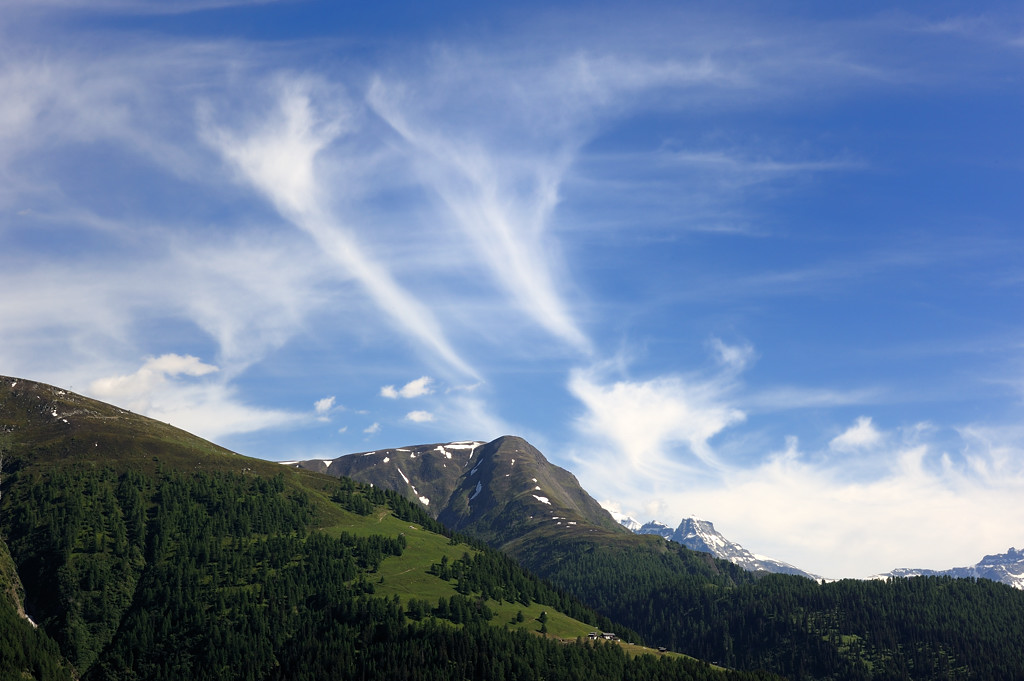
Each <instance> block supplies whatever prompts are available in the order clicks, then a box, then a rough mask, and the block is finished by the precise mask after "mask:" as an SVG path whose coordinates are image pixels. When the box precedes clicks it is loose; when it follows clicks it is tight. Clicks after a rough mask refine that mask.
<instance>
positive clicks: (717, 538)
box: [283, 436, 1024, 589]
mask: <svg viewBox="0 0 1024 681" xmlns="http://www.w3.org/2000/svg"><path fill="white" fill-rule="evenodd" d="M283 463H284V464H285V465H288V466H292V467H295V468H301V469H305V470H310V471H315V472H319V473H326V474H328V475H331V476H334V477H350V478H353V479H355V480H358V481H360V482H365V483H369V484H372V485H375V486H377V487H382V488H384V489H389V490H393V491H396V492H399V493H400V494H403V495H404V496H406V497H407V498H408V499H410V500H413V501H417V502H418V503H420V504H422V505H423V507H424V509H425V510H426V511H427V512H428V513H429V514H430V515H431V516H433V517H434V518H437V519H438V520H440V521H441V522H442V523H443V524H444V525H446V526H448V527H450V528H452V529H454V530H457V531H464V532H468V533H470V534H472V535H474V536H477V537H480V538H482V539H484V540H486V541H488V542H490V543H492V544H493V545H495V546H498V547H501V548H503V549H505V550H511V552H512V553H513V554H514V555H515V553H516V551H515V548H516V547H517V546H523V545H527V544H529V543H530V542H529V539H531V538H535V537H536V536H539V535H544V534H550V532H551V531H553V530H556V529H561V530H562V532H563V533H568V534H569V535H574V534H575V535H583V534H593V533H595V532H597V533H599V534H602V535H603V534H604V533H606V532H612V533H614V532H616V531H618V532H621V531H622V530H629V531H630V532H633V533H635V534H638V535H656V536H659V537H662V538H664V539H666V540H668V541H672V542H675V543H677V544H681V545H682V546H685V547H687V548H688V549H691V550H693V551H699V552H702V553H707V554H710V555H712V556H714V557H715V558H718V559H721V560H727V561H729V562H730V563H733V564H734V565H737V566H739V567H741V568H743V569H744V570H747V571H749V572H752V573H755V574H756V573H773V574H787V575H798V576H801V577H806V578H808V579H814V580H820V579H822V577H821V576H819V575H816V574H813V573H810V572H806V571H804V570H801V569H800V568H798V567H796V566H794V565H791V564H789V563H786V562H784V561H781V560H778V559H775V558H770V557H767V556H763V555H759V554H755V553H752V552H751V551H749V550H748V549H746V548H744V547H743V546H741V545H740V544H738V543H736V542H734V541H731V540H729V539H727V538H726V537H725V536H723V535H722V533H721V532H719V531H718V530H716V529H715V526H714V523H712V522H710V521H707V520H701V519H699V518H695V517H687V518H683V519H682V521H681V522H680V524H679V526H678V527H676V528H675V529H673V528H672V527H670V526H669V525H665V524H664V523H660V522H658V521H650V522H648V523H643V524H642V523H640V522H639V521H638V520H636V519H634V518H631V517H628V516H624V515H622V514H617V513H610V512H608V511H606V510H605V509H604V508H602V507H601V506H600V505H599V504H598V503H597V502H596V501H595V500H594V498H593V497H592V496H591V495H590V494H588V493H587V491H586V490H585V489H583V487H582V486H580V484H579V482H578V481H577V480H576V478H575V476H573V475H572V474H571V473H570V472H568V471H566V470H565V469H563V468H560V467H558V466H555V465H553V464H551V463H550V462H549V461H548V460H547V459H546V458H544V456H543V454H541V453H540V452H539V451H538V450H537V449H536V448H535V447H533V446H532V445H531V444H530V443H528V442H527V441H526V440H524V439H522V438H519V437H514V436H505V437H501V438H498V439H497V440H494V441H493V442H489V443H485V442H480V441H475V440H463V441H456V442H446V443H433V444H424V445H408V446H404V447H397V448H389V449H378V450H374V451H369V452H357V453H355V454H346V455H344V456H340V457H338V458H335V459H310V460H306V461H287V462H283ZM519 557H520V558H523V556H522V555H520V556H519ZM535 567H536V566H535ZM923 575H929V576H940V575H945V576H951V577H972V578H979V577H980V578H985V579H991V580H992V581H996V582H1001V583H1003V584H1008V585H1010V586H1013V587H1015V588H1018V589H1024V551H1017V550H1016V549H1013V548H1011V549H1010V550H1009V551H1008V552H1007V553H1005V554H998V555H990V556H985V558H983V559H982V560H981V561H980V562H979V563H977V564H976V565H973V566H970V567H961V568H952V569H950V570H940V571H937V570H923V569H911V568H899V569H896V570H893V571H892V572H888V573H885V574H883V575H878V576H877V577H879V578H881V577H888V576H892V577H915V576H923Z"/></svg>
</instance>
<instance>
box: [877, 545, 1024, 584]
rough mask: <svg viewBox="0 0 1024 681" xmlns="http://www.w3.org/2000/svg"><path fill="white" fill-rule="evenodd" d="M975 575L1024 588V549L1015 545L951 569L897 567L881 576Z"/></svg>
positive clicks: (974, 576) (975, 576)
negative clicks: (969, 564) (973, 562)
mask: <svg viewBox="0 0 1024 681" xmlns="http://www.w3.org/2000/svg"><path fill="white" fill-rule="evenodd" d="M940 575H944V576H948V577H973V578H983V579H991V580H992V581H993V582H1002V583H1003V584H1009V585H1010V586H1012V587H1014V588H1017V589H1024V550H1018V549H1015V548H1013V547H1011V548H1009V549H1007V551H1006V553H997V554H994V555H989V556H985V557H984V558H982V559H981V560H980V561H978V562H977V563H975V564H974V565H972V566H970V567H958V568H951V569H949V570H920V569H915V568H897V569H895V570H893V571H892V572H889V573H887V574H885V575H880V576H881V577H890V576H891V577H926V576H927V577H934V576H940Z"/></svg>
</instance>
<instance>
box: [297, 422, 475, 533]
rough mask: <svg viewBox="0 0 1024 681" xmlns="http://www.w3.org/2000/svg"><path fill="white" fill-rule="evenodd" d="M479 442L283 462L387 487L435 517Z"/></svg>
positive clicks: (451, 443)
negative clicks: (424, 508)
mask: <svg viewBox="0 0 1024 681" xmlns="http://www.w3.org/2000/svg"><path fill="white" fill-rule="evenodd" d="M483 444H485V443H483V442H475V441H468V440H467V441H463V442H448V443H444V444H441V443H436V444H429V445H413V446H409V447H398V448H395V449H378V450H376V451H372V452H359V453H357V454H348V455H346V456H342V457H339V458H337V459H310V460H308V461H286V462H283V463H285V464H286V465H289V466H294V467H296V468H303V469H305V470H311V471H315V472H317V473H326V474H328V475H331V476H334V477H336V478H341V477H347V478H352V479H354V480H358V481H359V482H367V483H371V484H373V485H376V486H377V487H383V488H384V489H390V490H393V491H396V492H399V493H400V494H403V495H405V496H406V497H408V498H409V499H410V500H415V501H419V502H420V503H421V504H423V506H425V507H426V509H427V511H428V512H429V513H430V514H431V515H432V516H434V517H435V518H436V517H437V515H438V514H439V513H440V512H441V510H442V509H443V508H444V505H445V503H447V500H448V497H450V496H451V495H452V492H454V491H455V488H456V487H457V486H458V484H459V480H460V479H461V477H462V476H463V475H464V474H465V473H466V472H467V471H468V470H469V469H470V468H471V467H472V466H471V465H470V464H472V463H473V462H474V454H475V453H476V450H477V449H478V448H479V447H480V446H482V445H483Z"/></svg>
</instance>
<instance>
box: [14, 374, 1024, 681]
mask: <svg viewBox="0 0 1024 681" xmlns="http://www.w3.org/2000/svg"><path fill="white" fill-rule="evenodd" d="M19 390H20V391H21V392H17V393H15V392H13V391H11V392H10V393H9V394H8V395H7V396H6V397H5V398H4V399H2V400H0V426H2V429H0V459H2V465H0V679H8V678H10V679H22V678H24V679H40V680H42V679H62V680H70V679H84V680H85V681H100V680H106V679H118V680H120V679H124V680H129V679H131V680H136V679H138V680H142V679H146V680H150V679H156V680H161V679H166V680H172V679H246V680H248V679H258V680H268V681H269V680H281V681H285V680H289V679H318V680H320V679H499V680H500V679H510V680H511V679H515V680H519V679H523V680H531V681H532V680H539V679H549V680H554V679H580V680H581V681H583V680H589V679H630V680H636V681H641V680H643V679H726V678H729V679H760V678H778V677H779V676H784V677H787V678H792V679H835V680H836V681H838V680H841V679H879V680H881V679H885V680H888V679H978V680H988V679H1024V592H1021V591H1018V590H1015V589H1012V588H1010V587H1008V586H1006V585H1002V584H997V583H994V582H989V581H985V580H969V579H951V578H945V577H918V578H903V579H888V580H876V581H853V580H843V581H839V582H835V583H825V584H819V583H817V582H814V581H812V580H808V579H805V578H802V577H795V576H786V575H769V576H760V577H759V576H755V575H754V574H752V573H749V572H745V571H744V570H742V569H741V568H739V567H737V566H735V565H733V564H731V563H728V562H725V561H720V560H716V559H714V558H712V557H711V556H710V555H709V554H703V553H697V552H693V551H690V550H688V549H686V548H684V547H682V546H680V545H678V544H673V543H671V542H665V541H664V540H662V539H661V538H660V537H651V536H636V535H629V534H625V533H619V534H609V533H608V532H607V531H604V532H603V533H602V532H601V531H599V530H598V529H594V528H589V529H588V528H586V527H584V525H583V524H580V525H574V526H572V527H573V530H572V531H567V530H563V531H558V530H557V529H550V528H552V527H556V526H552V525H548V526H547V527H548V528H549V529H548V530H545V533H541V534H537V535H536V536H531V537H530V538H528V540H527V539H523V538H520V540H519V541H518V543H517V544H516V550H515V552H514V556H510V555H506V554H503V553H499V552H498V551H497V550H495V549H493V548H490V547H488V546H487V545H486V544H484V543H483V542H482V541H480V540H478V539H473V538H470V537H467V536H462V535H458V534H454V533H452V532H451V531H449V530H447V529H446V528H445V527H444V526H442V525H441V524H440V523H438V521H437V520H435V519H433V518H432V517H430V516H429V515H428V514H427V512H426V510H425V509H424V507H423V505H422V504H420V503H418V502H416V501H411V500H409V499H408V498H406V497H404V496H401V495H400V494H398V493H396V492H393V491H388V490H384V489H381V488H380V487H373V486H371V485H367V484H362V483H358V482H355V481H353V480H351V479H347V478H341V479H338V478H331V477H328V476H325V475H322V474H319V473H313V472H309V471H304V470H297V469H295V468H283V467H281V466H279V465H278V464H273V463H270V462H266V461H259V460H255V459H249V458H246V457H242V456H239V455H237V454H234V453H231V452H228V451H226V450H223V449H221V448H218V447H216V446H215V445H212V444H211V443H208V442H205V441H202V440H199V439H198V438H195V437H193V436H190V435H188V434H187V433H184V432H182V431H179V430H177V429H174V428H171V427H170V426H167V425H166V424H161V423H157V422H154V421H151V420H149V419H145V418H143V417H138V416H135V415H132V414H129V413H127V412H124V411H122V410H119V409H117V408H115V407H111V406H110V405H104V404H102V403H98V402H95V401H92V400H87V399H86V398H82V397H80V396H73V395H72V396H70V397H69V396H65V393H64V392H63V391H60V392H58V391H56V389H53V388H50V387H48V386H42V385H41V384H27V387H23V388H19ZM56 395H59V396H60V398H59V399H61V400H64V401H63V402H61V403H60V408H61V412H64V413H68V414H69V415H70V418H68V419H67V420H59V419H55V418H53V417H52V413H53V411H54V406H53V405H54V402H53V401H52V400H54V399H56V398H55V397H54V396H56ZM0 397H4V396H3V395H2V394H0ZM44 398H45V399H44ZM72 400H73V401H72ZM566 527H568V526H566ZM521 566H525V568H526V569H524V567H521ZM587 632H608V633H609V637H611V635H612V633H614V634H615V635H617V638H619V639H621V641H618V640H612V641H605V640H603V637H598V640H591V638H590V637H589V636H588V633H587ZM637 644H645V645H646V646H652V647H661V648H664V649H667V652H666V651H658V650H656V649H655V648H652V647H640V646H639V645H637Z"/></svg>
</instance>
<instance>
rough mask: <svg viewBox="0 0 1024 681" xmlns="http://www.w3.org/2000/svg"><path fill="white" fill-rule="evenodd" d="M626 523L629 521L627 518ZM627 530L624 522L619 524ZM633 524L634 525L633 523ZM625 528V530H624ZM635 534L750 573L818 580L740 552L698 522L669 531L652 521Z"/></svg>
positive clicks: (703, 522) (685, 520)
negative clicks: (650, 536) (653, 537)
mask: <svg viewBox="0 0 1024 681" xmlns="http://www.w3.org/2000/svg"><path fill="white" fill-rule="evenodd" d="M625 520H632V518H628V519H625ZM620 522H622V523H623V525H624V526H626V524H625V522H624V521H620ZM633 522H634V523H635V522H636V521H633ZM627 527H628V526H627ZM633 531H634V532H636V533H637V534H655V535H658V536H660V537H664V538H665V539H667V540H668V541H674V542H676V543H678V544H682V545H683V546H685V547H687V548H689V549H693V550H694V551H703V552H704V553H710V554H711V555H713V556H715V557H716V558H722V559H723V560H728V561H729V562H731V563H733V564H735V565H739V566H740V567H742V568H744V569H746V570H749V571H751V572H759V571H763V572H774V573H781V574H786V575H800V576H801V577H807V578H809V579H819V577H818V576H817V575H812V574H810V573H807V572H804V571H803V570H801V569H799V568H797V567H794V566H792V565H790V564H789V563H783V562H782V561H780V560H775V559H774V558H768V557H767V556H758V555H755V554H753V553H751V552H750V551H748V550H747V549H745V548H743V547H742V546H740V545H739V544H737V543H736V542H732V541H729V540H728V539H726V538H725V537H723V536H722V533H721V532H719V531H718V530H716V529H715V526H714V524H713V523H711V522H709V521H707V520H700V519H698V518H683V520H682V522H681V523H680V524H679V527H677V528H676V529H674V530H673V529H672V528H671V527H669V526H668V525H664V524H662V523H659V522H657V521H651V522H649V523H646V524H644V525H642V526H641V527H639V528H638V529H635V530H633Z"/></svg>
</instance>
